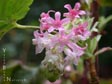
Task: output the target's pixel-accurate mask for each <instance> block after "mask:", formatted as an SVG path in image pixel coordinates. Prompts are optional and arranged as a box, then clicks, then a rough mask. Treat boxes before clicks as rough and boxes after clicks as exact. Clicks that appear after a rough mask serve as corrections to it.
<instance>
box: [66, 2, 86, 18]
mask: <svg viewBox="0 0 112 84" xmlns="http://www.w3.org/2000/svg"><path fill="white" fill-rule="evenodd" d="M64 7H65V8H66V9H68V11H69V12H68V13H64V16H65V17H68V18H70V19H71V20H73V19H74V18H79V17H80V16H79V15H84V14H86V12H85V11H83V10H79V9H80V3H78V2H77V3H76V4H75V6H74V8H73V9H72V7H71V5H70V4H66V5H65V6H64Z"/></svg>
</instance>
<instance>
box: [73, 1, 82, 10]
mask: <svg viewBox="0 0 112 84" xmlns="http://www.w3.org/2000/svg"><path fill="white" fill-rule="evenodd" d="M80 7H81V5H80V3H79V2H77V3H76V4H75V6H74V9H75V10H79V9H80Z"/></svg>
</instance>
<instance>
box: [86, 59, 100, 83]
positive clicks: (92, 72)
mask: <svg viewBox="0 0 112 84" xmlns="http://www.w3.org/2000/svg"><path fill="white" fill-rule="evenodd" d="M86 61H87V63H88V68H89V73H90V77H91V80H90V84H99V78H98V76H97V73H96V69H95V63H94V62H93V61H92V58H89V59H87V60H86Z"/></svg>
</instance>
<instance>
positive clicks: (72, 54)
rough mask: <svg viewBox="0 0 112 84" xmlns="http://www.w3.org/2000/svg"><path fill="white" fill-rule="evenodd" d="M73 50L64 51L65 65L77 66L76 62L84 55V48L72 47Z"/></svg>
mask: <svg viewBox="0 0 112 84" xmlns="http://www.w3.org/2000/svg"><path fill="white" fill-rule="evenodd" d="M73 47H74V50H70V49H69V48H66V49H64V53H65V54H66V55H67V56H66V57H65V65H68V64H71V63H74V64H75V65H77V64H78V60H79V58H80V56H82V55H83V54H84V50H85V48H81V47H79V46H78V45H76V44H75V45H73Z"/></svg>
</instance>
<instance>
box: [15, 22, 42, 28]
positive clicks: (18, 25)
mask: <svg viewBox="0 0 112 84" xmlns="http://www.w3.org/2000/svg"><path fill="white" fill-rule="evenodd" d="M15 26H16V28H19V29H39V28H40V27H39V26H29V25H20V24H17V23H15Z"/></svg>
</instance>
